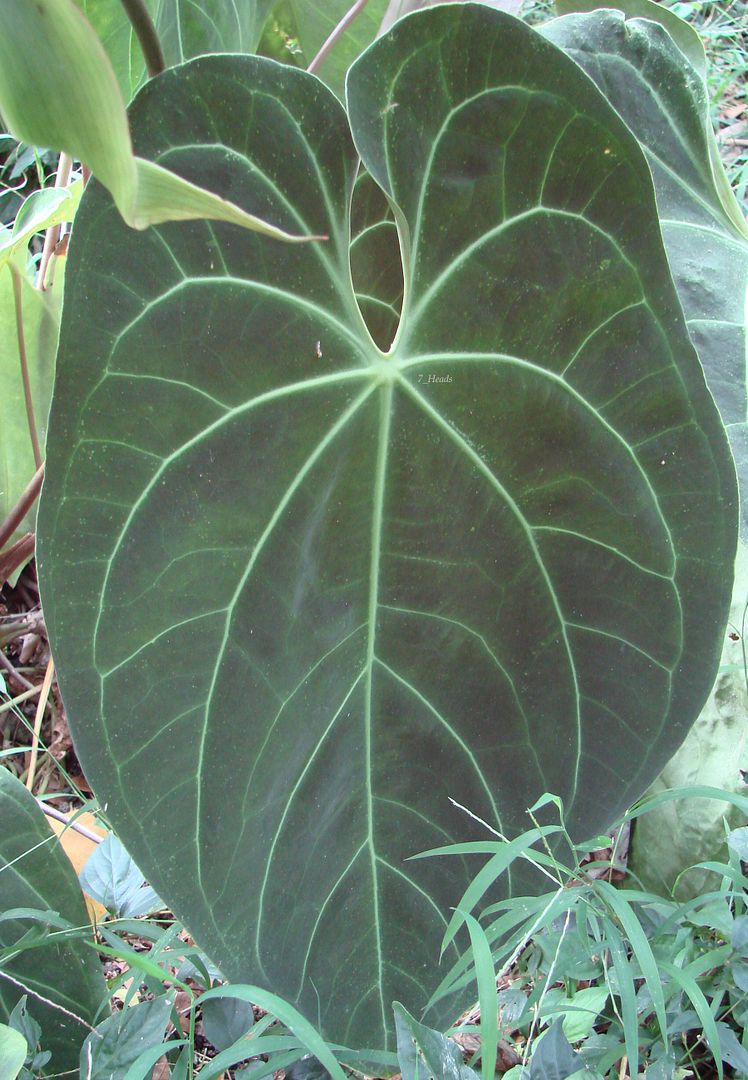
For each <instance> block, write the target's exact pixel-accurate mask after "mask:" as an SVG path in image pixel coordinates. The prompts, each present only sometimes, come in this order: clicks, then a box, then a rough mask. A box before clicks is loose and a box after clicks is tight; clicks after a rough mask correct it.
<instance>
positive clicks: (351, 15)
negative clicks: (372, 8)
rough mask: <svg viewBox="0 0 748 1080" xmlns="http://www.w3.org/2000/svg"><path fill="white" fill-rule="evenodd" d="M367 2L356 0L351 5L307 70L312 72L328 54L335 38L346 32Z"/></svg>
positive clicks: (365, 0) (335, 40) (367, 0)
mask: <svg viewBox="0 0 748 1080" xmlns="http://www.w3.org/2000/svg"><path fill="white" fill-rule="evenodd" d="M368 2H369V0H356V3H355V4H354V5H353V7H352V8H351V9H350V10H349V11H347V12H346V14H345V15H344V16H343V18H342V19H341V20H340V22H339V23H338V25H337V26H336V27H335V29H334V30H333V31H332V33H331V34H330V36H329V37H328V38H327V40H326V41H325V43H324V45H323V46H322V48H321V49H320V50H319V52H318V53H317V55H316V56H315V58H314V60H312V62H311V64H310V65H309V67H308V68H307V71H309V72H312V74H313V73H314V72H315V71H316V70H317V68H318V67H319V66H320V64H321V63H322V61H323V60H325V59H327V56H328V54H329V53H330V52H331V50H332V49H333V48H334V46H335V43H336V42H337V40H338V39H339V38H341V37H342V36H343V34H344V33H345V32H346V30H347V29H348V27H349V26H350V25H351V23H352V22H353V20H354V19H355V18H356V16H357V15H360V14H361V12H362V11H363V10H364V8H365V7H366V5H367V4H368Z"/></svg>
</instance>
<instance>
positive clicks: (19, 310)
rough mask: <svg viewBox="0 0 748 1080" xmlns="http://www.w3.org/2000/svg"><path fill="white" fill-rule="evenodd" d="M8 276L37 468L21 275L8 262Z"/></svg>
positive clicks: (38, 459)
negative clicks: (10, 284) (13, 303)
mask: <svg viewBox="0 0 748 1080" xmlns="http://www.w3.org/2000/svg"><path fill="white" fill-rule="evenodd" d="M8 269H9V270H10V276H11V278H12V279H13V299H14V301H15V309H16V335H17V337H18V355H19V357H20V359H21V376H22V378H23V396H24V399H25V401H26V419H27V420H28V424H29V435H30V436H31V446H32V449H33V451H34V462H35V464H36V467H37V469H40V468H41V465H42V460H43V458H42V451H41V447H40V445H39V434H38V432H37V429H36V417H35V416H34V402H33V399H32V397H31V379H30V378H29V363H28V354H27V352H26V335H25V334H24V331H23V292H22V290H23V277H22V276H21V272H20V271H19V269H18V267H17V266H14V265H13V263H12V262H9V263H8Z"/></svg>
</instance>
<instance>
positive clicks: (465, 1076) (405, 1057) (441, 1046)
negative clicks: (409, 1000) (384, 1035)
mask: <svg viewBox="0 0 748 1080" xmlns="http://www.w3.org/2000/svg"><path fill="white" fill-rule="evenodd" d="M392 1008H393V1010H394V1013H395V1031H396V1033H397V1057H398V1061H399V1063H400V1071H401V1073H402V1078H403V1080H427V1078H428V1077H433V1080H478V1074H477V1073H476V1072H475V1071H474V1070H473V1069H470V1068H468V1066H467V1065H465V1064H464V1063H463V1060H462V1051H461V1050H460V1048H459V1046H457V1044H456V1043H454V1042H453V1041H452V1040H451V1039H448V1038H447V1036H446V1035H442V1034H441V1032H439V1031H432V1030H431V1028H428V1027H425V1026H424V1025H423V1024H419V1023H418V1021H417V1020H414V1019H413V1017H412V1016H411V1015H410V1013H409V1012H408V1011H407V1009H406V1008H404V1006H402V1005H401V1004H400V1002H399V1001H396V1002H394V1003H393V1006H392Z"/></svg>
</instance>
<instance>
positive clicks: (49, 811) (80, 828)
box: [36, 799, 104, 844]
mask: <svg viewBox="0 0 748 1080" xmlns="http://www.w3.org/2000/svg"><path fill="white" fill-rule="evenodd" d="M36 801H37V803H38V804H39V806H40V807H41V808H42V810H43V811H44V813H45V814H46V815H47V817H51V818H54V819H55V821H61V822H63V824H64V825H65V826H66V827H67V828H68V829H73V831H74V832H77V833H80V834H81V836H85V838H86V839H87V840H93V842H94V844H100V843H101V841H102V840H103V839H104V837H103V836H97V835H96V833H95V832H91V830H90V829H87V828H86V826H85V825H79V824H78V822H77V821H72V820H71V819H70V818H69V817H68V815H67V814H63V812H62V811H61V810H55V808H54V806H50V805H49V803H45V802H43V801H42V800H41V799H37V800H36Z"/></svg>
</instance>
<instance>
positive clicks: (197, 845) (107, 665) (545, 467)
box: [40, 4, 736, 1057]
mask: <svg viewBox="0 0 748 1080" xmlns="http://www.w3.org/2000/svg"><path fill="white" fill-rule="evenodd" d="M437 59H438V62H439V63H440V65H441V67H440V72H441V74H440V78H439V79H438V80H435V79H434V77H433V72H434V65H435V63H436V62H437ZM424 86H427V87H428V94H426V95H425V96H424V93H423V87H424ZM348 94H349V111H350V115H351V125H352V129H353V132H354V135H355V139H356V142H357V146H358V149H359V151H360V153H361V156H362V157H363V159H364V165H365V167H366V169H367V170H368V172H369V173H370V174H371V175H372V176H373V178H374V179H375V180H376V181H377V182H378V183H379V184H380V186H381V187H382V188H383V190H385V192H386V193H387V195H388V197H389V198H390V200H391V202H392V204H393V206H394V212H395V217H396V219H397V221H398V229H399V233H400V236H401V242H402V245H403V265H404V267H405V280H406V290H405V302H404V304H403V312H402V317H401V320H400V323H399V328H398V332H397V336H396V339H395V343H394V345H393V348H392V350H391V351H390V352H389V353H388V354H383V353H382V352H381V351H380V350H378V349H377V348H376V346H375V345H374V343H373V342H372V340H371V338H370V336H369V334H368V332H367V330H366V327H365V325H364V322H363V319H362V317H361V314H360V310H359V308H358V306H357V304H356V300H355V296H354V293H353V288H352V285H351V277H350V264H349V240H350V222H349V205H350V196H351V188H352V184H353V179H354V172H355V169H356V168H357V153H356V150H355V148H354V146H353V143H352V140H351V137H350V134H349V127H348V121H347V119H346V115H345V112H344V111H343V109H342V107H341V106H340V104H339V102H337V101H336V100H335V98H334V97H333V96H332V95H331V94H330V93H329V92H328V91H327V90H326V89H325V87H324V86H323V85H322V84H321V83H320V82H319V80H316V79H314V78H313V77H312V76H308V75H306V74H305V73H304V72H301V71H298V70H296V69H292V68H288V67H281V66H279V65H277V64H275V63H273V62H271V61H263V60H259V59H252V58H240V57H211V58H203V59H200V60H197V61H194V62H192V63H190V64H188V65H185V66H184V67H182V68H179V69H177V70H175V71H173V72H167V73H166V74H165V75H164V76H163V77H162V78H161V79H159V80H158V83H157V84H155V83H151V84H149V85H148V86H146V88H145V89H144V91H143V93H142V94H141V95H140V96H139V97H138V99H137V101H136V102H135V104H134V107H133V112H132V122H133V126H134V130H135V138H136V142H137V149H138V152H139V153H142V154H145V155H147V156H148V157H150V158H151V159H153V160H156V159H158V160H161V161H164V162H168V165H169V167H170V168H174V169H175V170H179V171H180V172H182V173H184V174H185V175H187V176H189V177H191V178H198V177H199V178H201V180H202V182H204V183H207V182H208V178H210V183H211V184H212V185H214V187H215V189H216V190H220V191H221V192H222V193H224V194H225V195H226V196H227V197H230V198H234V199H237V200H238V201H239V202H240V203H241V204H242V205H244V204H245V202H251V203H252V205H253V207H254V208H255V209H257V210H258V211H261V212H263V213H266V214H268V215H271V216H272V219H273V220H277V221H278V222H279V223H280V224H281V225H287V226H289V227H293V228H294V229H295V230H296V229H298V230H300V231H304V232H305V233H308V232H310V231H311V232H313V233H314V234H321V235H327V236H329V238H330V239H329V241H327V242H325V243H323V244H307V245H298V246H294V247H291V246H288V245H280V244H276V243H271V242H270V241H269V240H268V239H267V238H265V237H260V236H258V235H256V234H251V233H249V232H247V231H240V230H236V229H232V228H230V227H227V226H224V225H208V224H202V223H195V224H191V225H190V224H188V225H169V226H164V227H157V228H156V229H151V230H149V231H148V232H147V233H145V234H142V235H134V234H132V233H130V232H128V231H126V230H125V229H124V228H123V227H121V226H120V224H119V222H118V220H117V218H116V216H115V212H114V210H113V209H112V207H111V204H110V201H109V199H108V196H106V194H105V193H104V192H102V191H101V189H100V188H96V187H94V188H93V189H92V190H90V191H89V192H87V193H86V196H85V197H84V201H83V204H82V206H81V211H80V212H79V217H78V219H77V221H76V228H75V234H74V237H73V241H72V244H71V254H70V261H71V267H72V268H73V274H72V277H71V280H70V286H69V289H68V291H67V295H66V303H65V311H66V316H65V323H64V326H63V330H62V337H61V350H60V354H59V364H60V368H59V374H58V381H57V387H56V399H55V403H54V406H53V413H52V432H51V441H50V453H49V473H48V475H47V479H46V482H45V490H44V494H43V502H42V509H41V513H40V532H41V534H42V535H41V538H40V565H41V568H42V570H41V572H42V575H43V579H44V580H43V593H44V602H45V615H46V617H47V623H48V626H49V629H50V633H51V635H52V641H53V647H54V649H55V655H56V658H57V661H58V666H59V671H60V685H61V687H62V692H63V695H64V697H65V701H66V704H67V708H68V713H69V716H70V721H71V724H72V726H73V727H74V735H75V739H76V746H77V749H78V751H79V754H80V756H81V759H82V762H83V764H84V768H85V771H86V776H87V777H88V779H89V780H90V781H91V782H92V783H93V784H94V786H95V788H96V790H97V793H98V794H99V797H100V798H101V799H102V801H106V802H107V804H108V807H109V812H110V814H111V816H112V820H113V821H114V823H115V826H116V828H117V830H118V832H119V833H120V835H121V836H122V839H123V842H124V843H125V844H126V846H127V848H128V850H129V851H131V852H132V854H133V857H134V858H135V859H136V861H137V863H138V865H139V866H140V867H141V868H142V870H143V872H144V873H145V874H146V876H147V877H148V879H149V881H151V882H152V883H153V885H154V887H155V888H156V890H157V891H158V893H159V895H161V896H163V897H164V898H165V899H166V900H167V901H168V902H169V904H170V906H171V907H172V908H173V910H175V912H176V913H178V915H179V917H180V918H183V919H184V920H185V921H186V922H187V924H188V925H189V926H190V929H191V931H192V933H193V934H194V935H196V938H197V940H198V942H199V944H200V946H201V947H202V948H204V949H206V950H207V952H208V953H209V954H210V955H211V956H212V958H213V959H214V960H215V962H216V963H217V964H218V966H219V967H220V969H221V970H222V971H223V972H224V974H225V975H226V976H227V978H230V979H232V980H234V981H237V982H238V981H243V980H246V979H248V978H252V980H253V981H254V982H255V984H256V985H257V984H259V985H260V986H266V987H268V986H270V987H272V988H273V992H274V993H275V994H277V995H280V996H282V997H284V998H286V999H288V1000H289V1001H290V1002H293V1003H294V1004H295V1005H296V1007H297V1008H299V1009H300V1010H301V1012H302V1013H303V1014H304V1015H305V1016H306V1017H308V1018H309V1019H310V1020H312V1022H313V1023H315V1024H316V1023H318V1022H319V1023H320V1024H321V1026H322V1030H323V1032H324V1033H325V1034H326V1035H327V1036H329V1037H330V1038H333V1039H335V1040H336V1041H339V1042H341V1043H345V1044H348V1043H352V1044H354V1045H355V1046H357V1047H361V1046H362V1045H363V1046H373V1047H376V1048H378V1047H381V1046H384V1045H385V1044H386V1043H390V1045H391V1041H392V1031H391V1020H390V1018H389V1002H390V1001H391V1000H392V999H393V998H395V997H399V998H401V999H402V1000H404V1001H405V1003H406V1005H407V1006H408V1008H409V1010H410V1011H412V1012H416V1013H418V1015H420V1010H421V1009H423V1008H424V1006H425V1004H426V1002H427V1001H428V999H429V997H430V995H431V993H432V991H433V989H434V985H435V983H436V982H437V981H438V978H439V976H438V971H437V968H436V966H435V957H436V955H437V953H438V943H439V940H440V939H441V937H442V935H443V933H444V929H445V926H446V925H447V920H448V913H449V909H450V908H451V907H453V906H454V905H455V903H456V902H458V901H459V898H460V896H461V895H462V894H463V893H464V892H465V890H466V888H467V886H468V884H469V882H470V880H471V878H472V875H473V873H474V871H475V869H476V864H475V862H473V861H471V857H463V856H458V857H457V858H451V859H438V858H431V859H421V860H413V861H409V857H410V856H412V855H415V854H417V853H418V852H419V851H423V850H425V849H427V848H434V847H437V846H444V845H448V844H450V843H452V842H454V841H457V840H465V841H477V840H479V839H481V840H482V839H484V838H485V832H484V828H483V826H482V825H480V824H479V823H478V822H477V821H474V820H473V819H471V818H469V817H468V816H467V815H466V814H464V812H462V811H461V810H458V809H457V807H456V806H454V805H453V803H451V802H450V798H453V799H455V800H456V801H457V802H458V803H460V804H461V805H462V806H465V807H468V808H469V809H470V810H471V811H472V812H473V813H474V814H477V815H478V816H479V817H481V818H483V819H484V820H485V821H487V822H488V823H489V824H490V826H491V827H492V828H494V829H498V830H500V831H502V832H504V834H506V835H510V836H515V835H516V834H517V833H520V832H522V831H523V829H524V828H525V823H526V817H525V813H524V810H525V808H526V807H527V806H529V805H530V804H531V803H533V802H534V801H535V800H536V799H537V797H538V794H539V793H541V792H543V791H553V792H556V793H558V794H559V795H560V797H561V798H562V799H563V802H564V805H565V807H566V808H567V815H568V822H569V826H570V828H571V830H572V832H573V835H575V836H580V835H581V836H590V835H594V834H596V833H598V832H600V831H601V830H603V829H604V828H605V827H606V826H607V825H609V823H610V819H611V818H613V817H614V816H615V815H616V814H617V813H618V812H619V811H621V810H622V809H623V808H624V807H625V806H626V805H627V804H629V803H630V802H631V800H632V799H633V798H635V797H638V796H639V795H640V794H641V791H642V790H643V789H644V787H645V786H646V785H647V784H648V783H649V782H650V781H651V779H652V778H653V777H654V776H655V775H656V773H657V772H658V771H659V769H660V768H661V767H662V765H663V764H664V762H665V761H666V760H667V758H668V757H669V756H670V754H671V752H672V750H673V748H674V747H675V746H676V745H677V743H678V742H679V740H681V739H682V738H683V736H684V734H685V732H686V730H687V729H688V727H689V725H690V724H691V722H692V721H693V719H694V718H695V715H696V713H697V712H698V710H699V708H700V706H701V704H702V702H703V700H704V698H705V697H706V694H707V693H708V691H709V689H710V687H711V684H712V682H713V678H714V672H715V669H716V665H717V659H718V654H719V647H720V637H721V631H722V623H723V620H724V617H725V612H726V610H727V605H728V602H729V597H730V572H731V566H732V562H733V558H734V546H735V524H736V508H735V482H734V473H733V468H732V463H731V460H730V457H729V452H728V448H727V442H726V439H725V435H724V430H723V427H722V425H721V421H720V419H719V416H718V414H717V412H716V409H715V407H714V404H713V401H712V399H711V396H710V394H709V392H708V390H707V388H706V385H705V383H704V380H703V374H702V372H701V369H700V367H699V364H698V360H697V358H696V355H695V353H694V351H693V348H692V346H691V344H690V342H689V339H688V335H687V331H686V328H685V324H684V322H683V317H682V313H681V309H680V306H679V303H678V300H677V296H676V294H675V292H674V290H673V287H672V281H671V277H670V271H669V267H668V265H667V261H666V259H665V255H664V252H663V250H662V248H661V247H660V246H659V245H658V240H657V237H658V220H657V215H656V208H655V203H654V195H653V191H652V186H651V179H650V175H649V172H648V169H647V165H646V162H645V160H644V158H643V156H642V154H641V151H640V150H639V148H638V146H637V144H636V142H635V140H634V139H633V137H632V136H631V135H630V133H629V132H628V131H627V129H626V128H625V126H624V125H623V123H622V122H621V121H620V119H619V118H618V116H617V115H616V114H615V113H614V111H613V110H612V109H611V108H610V106H609V105H608V104H607V103H606V102H605V100H604V99H603V97H602V96H601V95H599V94H597V93H596V92H595V90H594V88H593V87H592V86H591V84H590V82H589V80H588V79H587V78H586V76H585V75H584V74H583V73H582V72H581V71H580V70H579V68H578V67H577V65H576V64H574V63H573V62H572V61H571V60H569V58H568V57H566V56H565V55H564V54H563V53H562V52H561V51H560V50H558V49H556V48H555V47H554V46H552V45H550V44H548V43H547V42H545V41H543V40H542V38H540V37H539V36H538V35H537V34H536V33H535V32H534V31H532V30H531V29H529V28H528V27H526V26H524V25H523V24H522V23H520V22H518V21H517V20H515V19H513V18H511V17H510V16H505V15H501V14H500V13H498V12H495V11H492V10H490V9H489V8H487V7H484V6H482V5H472V4H466V5H458V6H450V5H444V6H439V7H436V8H434V9H432V10H429V11H426V12H423V13H422V14H417V15H413V16H409V17H408V18H406V19H404V20H402V21H401V22H400V23H398V24H397V26H396V27H395V28H394V29H393V31H392V32H391V33H390V34H388V35H386V36H385V37H383V38H382V39H380V41H379V42H377V43H376V44H375V45H374V46H372V47H371V49H370V50H368V51H367V52H366V53H365V54H364V56H363V57H362V58H361V59H360V60H359V61H358V62H357V64H356V65H355V67H354V68H353V69H352V71H351V73H350V75H349V78H348ZM247 117H251V118H252V122H251V124H248V122H247ZM281 148H282V150H281ZM320 354H321V355H320ZM706 522H708V525H709V527H708V528H706V525H705V523H706ZM165 763H168V768H167V767H165ZM165 822H168V826H167V827H166V828H165V827H164V823H165ZM523 865H524V864H523ZM518 866H519V863H516V864H514V865H513V866H512V868H511V871H512V875H513V878H512V881H515V880H516V879H517V878H518V877H519V876H520V874H519V871H518V869H517V867H518ZM507 876H508V875H507ZM499 895H500V894H499ZM497 898H498V896H497V897H492V899H497ZM456 954H458V950H457V949H456V947H455V946H454V945H450V947H449V956H448V962H449V963H450V964H451V963H452V962H453V961H454V958H455V955H456ZM465 993H466V991H465V989H464V988H463V991H462V995H455V996H453V997H452V998H445V999H443V1000H440V1001H439V1003H438V1007H437V1008H434V1009H433V1010H431V1011H430V1012H429V1014H428V1018H427V1019H428V1022H429V1023H430V1024H433V1025H438V1023H441V1022H442V1021H445V1020H448V1019H450V1018H452V1017H453V1016H454V1015H455V1014H456V1013H457V1011H458V1008H459V1006H460V1005H462V1004H466V1002H465V997H464V995H465ZM310 1051H311V1052H314V1053H315V1054H317V1056H318V1057H319V1056H320V1054H319V1053H318V1052H317V1050H316V1049H313V1048H310Z"/></svg>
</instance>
